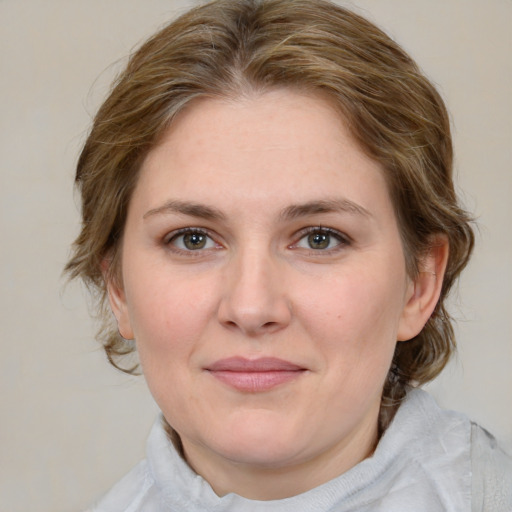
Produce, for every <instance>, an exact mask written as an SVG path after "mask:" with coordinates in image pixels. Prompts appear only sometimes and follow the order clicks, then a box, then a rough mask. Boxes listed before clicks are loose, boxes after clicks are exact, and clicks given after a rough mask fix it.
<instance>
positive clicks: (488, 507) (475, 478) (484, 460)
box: [471, 423, 512, 512]
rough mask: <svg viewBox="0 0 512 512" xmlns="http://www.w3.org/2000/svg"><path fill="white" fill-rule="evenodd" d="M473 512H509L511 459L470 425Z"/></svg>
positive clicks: (478, 428)
mask: <svg viewBox="0 0 512 512" xmlns="http://www.w3.org/2000/svg"><path fill="white" fill-rule="evenodd" d="M471 469H472V495H473V507H472V512H510V511H512V457H511V456H510V455H508V454H507V453H506V452H505V451H503V450H502V449H501V448H500V447H499V446H498V443H497V442H496V439H495V438H494V437H493V436H492V435H491V434H489V432H487V431H486V430H485V429H483V428H482V427H480V426H478V425H476V424H474V423H473V424H472V425H471Z"/></svg>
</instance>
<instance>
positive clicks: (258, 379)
mask: <svg viewBox="0 0 512 512" xmlns="http://www.w3.org/2000/svg"><path fill="white" fill-rule="evenodd" d="M206 371H208V372H209V373H210V374H211V375H212V376H213V377H215V378H216V379H218V380H219V381H221V382H223V383H224V384H227V385H228V386H230V387H232V388H234V389H236V390H237V391H241V392H244V393H261V392H264V391H269V390H271V389H273V388H275V387H277V386H280V385H283V384H286V383H288V382H291V381H293V380H295V379H297V378H298V377H300V376H302V375H303V374H304V373H305V372H306V371H307V370H306V369H305V368H303V367H300V366H298V365H296V364H294V363H291V362H289V361H284V360H282V359H276V358H270V357H265V358H260V359H255V360H249V359H245V358H243V357H231V358H228V359H221V360H219V361H216V362H215V363H213V364H212V365H210V366H208V367H207V368H206Z"/></svg>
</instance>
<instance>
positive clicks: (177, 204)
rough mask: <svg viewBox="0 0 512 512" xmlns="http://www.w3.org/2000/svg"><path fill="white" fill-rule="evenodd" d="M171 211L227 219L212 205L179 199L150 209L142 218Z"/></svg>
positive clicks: (198, 216) (201, 217)
mask: <svg viewBox="0 0 512 512" xmlns="http://www.w3.org/2000/svg"><path fill="white" fill-rule="evenodd" d="M169 213H177V214H180V215H188V216H190V217H197V218H200V219H209V220H225V218H226V216H225V215H224V214H223V213H222V212H221V211H220V210H218V209H217V208H213V207H211V206H207V205H204V204H200V203H193V202H189V201H177V200H170V201H167V202H166V203H165V204H163V205H162V206H159V207H158V208H153V209H151V210H148V211H147V212H146V213H145V214H144V216H143V217H142V218H143V219H147V218H148V217H151V216H153V215H158V214H169Z"/></svg>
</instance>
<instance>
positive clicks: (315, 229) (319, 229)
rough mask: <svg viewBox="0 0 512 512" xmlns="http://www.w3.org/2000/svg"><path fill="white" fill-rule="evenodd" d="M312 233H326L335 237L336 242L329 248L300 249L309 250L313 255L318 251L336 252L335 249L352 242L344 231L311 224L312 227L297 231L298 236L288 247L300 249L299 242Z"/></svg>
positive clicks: (318, 252) (337, 249)
mask: <svg viewBox="0 0 512 512" xmlns="http://www.w3.org/2000/svg"><path fill="white" fill-rule="evenodd" d="M313 234H319V235H328V236H329V237H332V238H334V239H336V241H337V242H338V243H337V244H336V245H335V246H334V247H331V248H325V249H318V248H317V249H313V248H312V247H309V248H307V247H304V248H302V249H305V250H307V251H310V253H311V254H315V255H318V254H320V253H327V254H332V253H333V252H336V251H339V250H341V249H343V248H344V247H348V246H350V245H351V244H352V240H351V239H350V237H348V236H347V235H345V234H344V233H341V232H340V231H337V230H336V229H332V228H325V227H323V226H312V227H308V228H305V229H303V230H301V231H299V233H298V234H297V236H298V239H297V241H296V242H294V243H293V244H292V245H291V246H290V248H292V249H296V248H298V249H301V247H299V245H298V244H299V243H300V242H301V241H302V240H304V239H305V238H306V237H308V236H310V235H313ZM329 243H330V242H329Z"/></svg>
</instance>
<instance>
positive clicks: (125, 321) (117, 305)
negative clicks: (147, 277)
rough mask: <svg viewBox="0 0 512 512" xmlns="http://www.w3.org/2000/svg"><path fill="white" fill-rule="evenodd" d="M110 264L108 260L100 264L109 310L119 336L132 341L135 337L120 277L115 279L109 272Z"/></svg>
mask: <svg viewBox="0 0 512 512" xmlns="http://www.w3.org/2000/svg"><path fill="white" fill-rule="evenodd" d="M110 264H111V262H110V261H109V260H103V262H102V264H101V271H102V273H103V278H104V279H105V284H106V286H107V293H108V301H109V303H110V309H111V310H112V313H113V314H114V316H115V318H116V321H117V329H118V331H119V334H120V335H121V336H122V337H123V338H124V339H126V340H132V339H134V337H135V336H134V334H133V329H132V326H131V322H130V315H129V313H128V305H127V302H126V295H125V292H124V289H123V285H122V277H121V276H119V277H117V276H115V275H113V273H112V272H110V271H109V267H110Z"/></svg>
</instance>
